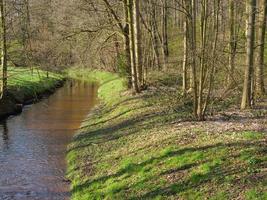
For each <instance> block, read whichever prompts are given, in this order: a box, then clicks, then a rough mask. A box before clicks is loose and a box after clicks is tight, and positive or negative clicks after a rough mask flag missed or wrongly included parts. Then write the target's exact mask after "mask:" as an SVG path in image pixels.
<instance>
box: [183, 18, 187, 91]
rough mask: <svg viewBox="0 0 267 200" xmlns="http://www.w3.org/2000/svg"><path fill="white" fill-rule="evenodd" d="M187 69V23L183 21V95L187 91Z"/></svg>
mask: <svg viewBox="0 0 267 200" xmlns="http://www.w3.org/2000/svg"><path fill="white" fill-rule="evenodd" d="M187 69H188V21H187V18H185V20H184V58H183V95H186V91H187Z"/></svg>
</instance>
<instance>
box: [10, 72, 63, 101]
mask: <svg viewBox="0 0 267 200" xmlns="http://www.w3.org/2000/svg"><path fill="white" fill-rule="evenodd" d="M8 77H9V79H8V89H9V90H10V91H14V90H16V91H17V92H18V91H19V92H20V93H23V94H24V95H25V96H33V97H34V96H35V95H38V94H42V93H44V92H46V91H47V90H52V89H54V88H55V86H56V85H57V84H58V83H59V82H61V81H62V80H63V76H61V75H59V74H55V73H49V77H48V78H47V72H46V71H43V70H37V69H36V68H35V69H33V71H31V70H30V69H28V68H9V69H8Z"/></svg>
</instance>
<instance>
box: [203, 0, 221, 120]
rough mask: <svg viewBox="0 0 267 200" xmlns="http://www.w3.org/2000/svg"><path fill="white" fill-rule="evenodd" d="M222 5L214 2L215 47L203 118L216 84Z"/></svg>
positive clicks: (214, 0)
mask: <svg viewBox="0 0 267 200" xmlns="http://www.w3.org/2000/svg"><path fill="white" fill-rule="evenodd" d="M220 4H221V0H213V5H214V23H213V32H214V40H213V45H212V59H213V60H212V66H211V72H210V74H209V85H208V92H207V97H206V100H205V103H204V107H203V116H205V115H206V111H207V108H208V104H209V103H210V102H209V101H210V96H211V91H212V88H213V87H214V86H213V83H214V76H215V71H216V59H217V55H216V50H217V45H218V36H219V13H220Z"/></svg>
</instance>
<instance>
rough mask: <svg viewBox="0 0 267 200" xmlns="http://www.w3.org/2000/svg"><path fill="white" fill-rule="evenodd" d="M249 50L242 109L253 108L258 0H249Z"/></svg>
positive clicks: (247, 6) (247, 7)
mask: <svg viewBox="0 0 267 200" xmlns="http://www.w3.org/2000/svg"><path fill="white" fill-rule="evenodd" d="M246 9H247V16H248V17H247V22H246V23H247V33H246V36H247V47H246V48H247V52H246V69H245V77H244V85H243V95H242V102H241V109H246V108H251V107H252V104H253V85H254V84H253V70H254V42H255V15H256V0H247V5H246Z"/></svg>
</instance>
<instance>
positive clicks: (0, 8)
mask: <svg viewBox="0 0 267 200" xmlns="http://www.w3.org/2000/svg"><path fill="white" fill-rule="evenodd" d="M0 15H1V40H2V41H1V50H2V51H1V53H2V55H1V68H2V83H1V89H0V92H1V98H2V97H4V96H5V94H6V90H7V38H6V18H5V0H0Z"/></svg>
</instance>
